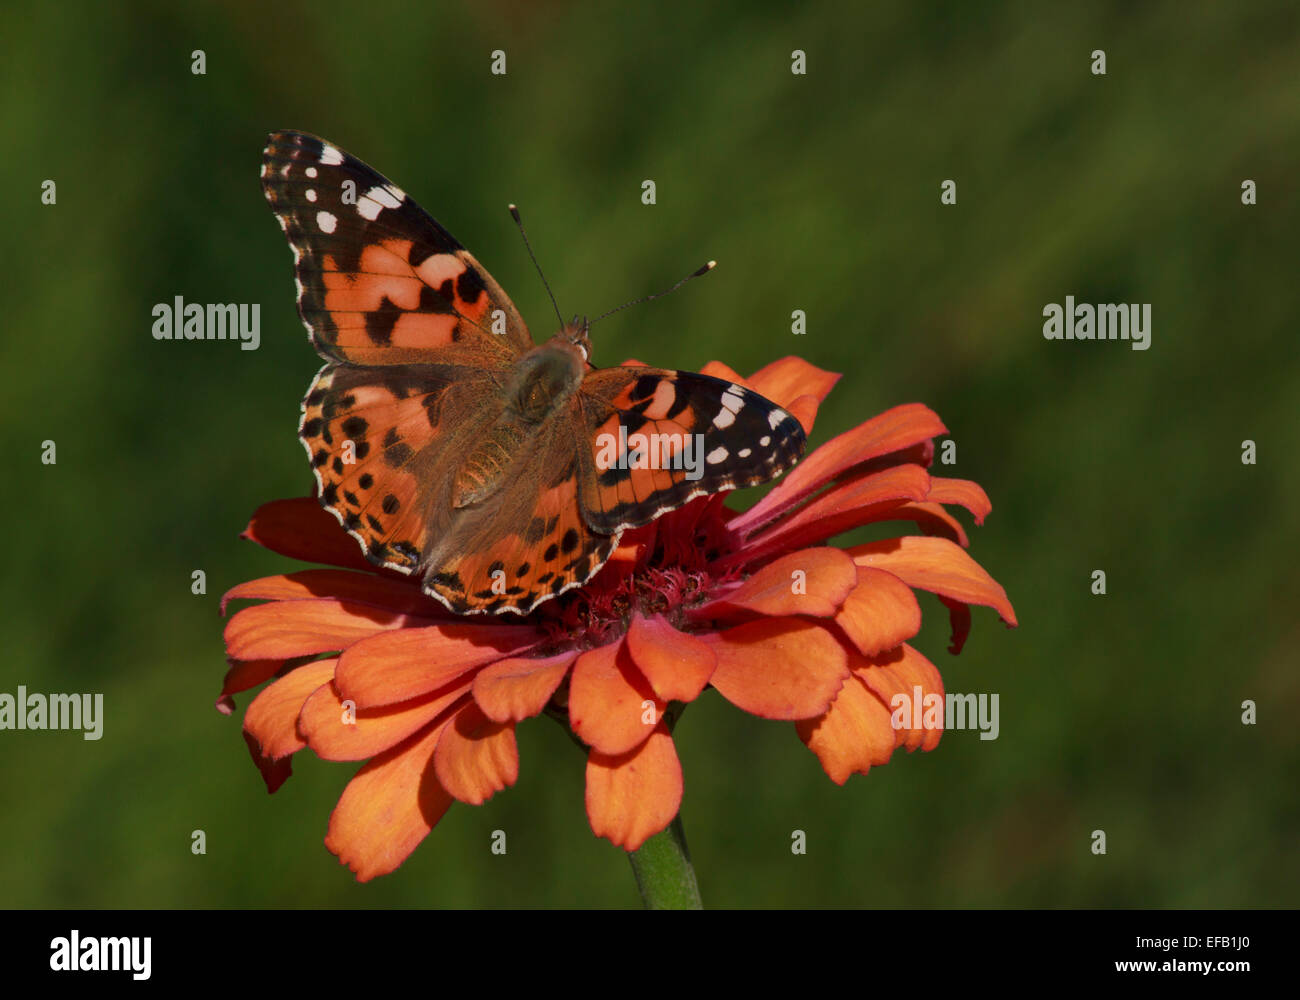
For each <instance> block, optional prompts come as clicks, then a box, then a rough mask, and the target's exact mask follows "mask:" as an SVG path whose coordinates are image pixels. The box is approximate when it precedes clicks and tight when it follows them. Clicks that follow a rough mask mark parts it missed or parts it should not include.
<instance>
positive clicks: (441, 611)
mask: <svg viewBox="0 0 1300 1000" xmlns="http://www.w3.org/2000/svg"><path fill="white" fill-rule="evenodd" d="M321 598H335V599H338V600H343V601H348V602H350V603H356V604H368V605H371V606H372V607H377V608H387V609H389V610H392V611H400V612H403V613H405V614H415V615H424V616H426V617H432V618H438V617H443V616H445V615H446V613H447V611H446V609H445V608H444V607H443V606H442V605H440V604H439V603H438V602H437V601H435V600H434V599H433V598H431V597H426V596H425V595H424V594H423V593H422V592H421V591H420V590H419V589H418V588H416V587H412V586H411V584H410V582H408V581H403V580H391V579H389V578H387V577H382V576H375V575H374V574H373V573H354V572H353V571H351V570H346V569H304V570H299V571H298V572H296V573H286V574H283V575H280V576H264V577H262V578H261V579H260V580H249V581H248V582H247V583H241V584H239V585H238V586H235V587H231V588H230V589H229V590H228V591H226V593H225V596H223V597H222V598H221V613H222V614H225V613H226V605H227V604H229V603H230V602H231V601H238V600H259V601H296V600H319V599H321Z"/></svg>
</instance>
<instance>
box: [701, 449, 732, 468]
mask: <svg viewBox="0 0 1300 1000" xmlns="http://www.w3.org/2000/svg"><path fill="white" fill-rule="evenodd" d="M726 457H727V449H726V448H724V447H723V446H722V445H718V446H717V447H716V448H714V449H713V450H712V451H711V452H709V453H708V454H707V455H705V456H704V460H705V461H706V462H708V463H709V464H710V465H717V464H718V463H719V462H721V461H722V460H723V459H725V458H726Z"/></svg>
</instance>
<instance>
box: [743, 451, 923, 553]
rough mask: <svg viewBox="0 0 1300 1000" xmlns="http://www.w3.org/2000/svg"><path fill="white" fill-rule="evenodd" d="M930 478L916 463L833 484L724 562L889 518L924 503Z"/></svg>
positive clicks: (813, 542) (814, 541)
mask: <svg viewBox="0 0 1300 1000" xmlns="http://www.w3.org/2000/svg"><path fill="white" fill-rule="evenodd" d="M929 492H930V475H929V473H927V472H926V471H925V470H924V469H923V468H921V467H920V466H919V465H913V464H911V463H907V464H905V465H895V466H892V467H890V468H887V469H883V470H881V471H879V472H873V473H870V474H868V475H866V476H861V477H857V478H854V479H850V480H846V481H843V482H840V483H836V484H835V485H834V486H832V487H831V488H830V489H828V490H826V491H825V492H823V493H820V494H818V495H817V496H815V497H813V498H812V499H811V500H809V501H808V502H807V503H805V504H804V505H803V506H801V507H799V508H798V509H796V510H794V511H793V512H792V513H790V514H789V515H788V516H786V517H785V518H783V519H782V520H780V521H778V522H776V523H769V524H768V525H766V526H763V527H760V528H758V529H756V530H755V532H754V534H753V535H751V537H750V541H749V543H748V544H747V545H746V546H745V547H744V548H743V549H741V550H740V551H739V552H738V553H736V555H734V556H732V557H730V558H729V559H725V560H724V564H726V563H744V562H752V561H753V560H754V559H756V558H759V557H761V556H763V555H766V554H767V553H768V552H771V551H774V550H776V551H779V550H782V549H792V548H802V547H803V546H807V545H817V544H818V543H820V542H824V541H826V540H827V539H828V538H833V537H834V536H835V535H839V534H843V533H844V532H846V531H851V530H852V529H854V528H859V527H861V526H862V525H864V524H871V523H872V522H874V521H881V520H888V519H889V518H890V517H891V516H893V508H895V507H898V506H899V505H901V504H903V503H906V502H908V501H917V500H924V499H925V498H926V495H927V494H928V493H929Z"/></svg>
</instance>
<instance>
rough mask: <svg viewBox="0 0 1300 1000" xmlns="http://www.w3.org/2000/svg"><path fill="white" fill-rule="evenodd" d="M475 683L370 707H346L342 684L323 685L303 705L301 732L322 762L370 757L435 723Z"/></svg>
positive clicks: (466, 683)
mask: <svg viewBox="0 0 1300 1000" xmlns="http://www.w3.org/2000/svg"><path fill="white" fill-rule="evenodd" d="M470 684H471V681H469V680H468V679H465V680H462V681H461V682H460V683H452V684H450V685H448V686H447V687H445V688H443V689H441V690H440V691H437V692H435V693H434V694H431V695H425V696H424V697H422V698H414V699H412V700H411V701H404V702H400V703H398V704H396V705H385V706H383V707H381V708H369V709H358V708H356V707H355V705H353V706H352V707H351V708H350V709H345V706H344V700H345V699H343V698H342V697H341V696H340V695H339V692H338V687H337V686H336V685H334V684H324V685H322V686H321V687H320V688H318V689H317V690H316V691H315V693H313V694H312V696H311V697H310V698H308V699H307V702H306V704H304V705H303V706H302V712H301V713H300V714H299V716H298V732H299V733H300V734H301V735H302V737H303V738H304V739H305V740H306V741H307V745H308V746H309V747H311V748H312V751H313V752H314V753H315V754H316V756H318V757H320V758H321V759H322V760H365V759H366V758H367V757H373V756H375V754H378V753H383V752H384V751H385V750H387V749H389V748H390V747H394V746H396V745H397V744H398V743H401V742H402V740H404V739H406V738H407V737H408V736H410V735H411V734H412V733H415V732H418V731H419V730H421V729H423V728H424V727H425V726H427V725H428V724H429V723H430V722H433V721H434V720H435V719H436V718H437V717H438V716H439V715H441V714H442V713H443V712H445V711H446V710H447V709H449V708H450V707H451V706H452V705H454V704H455V703H456V702H457V700H459V699H460V698H462V697H463V696H464V695H465V694H466V693H467V692H468V691H469V689H470Z"/></svg>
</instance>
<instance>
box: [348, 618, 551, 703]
mask: <svg viewBox="0 0 1300 1000" xmlns="http://www.w3.org/2000/svg"><path fill="white" fill-rule="evenodd" d="M541 638H542V634H541V633H540V632H539V631H537V629H534V628H529V627H527V626H524V625H471V624H460V625H434V626H432V627H429V628H404V629H402V630H401V631H398V632H390V633H387V634H384V635H378V636H374V637H373V638H371V639H368V640H365V641H363V642H358V643H356V644H355V645H353V646H350V647H349V648H348V649H346V650H344V652H343V655H342V656H341V657H340V658H339V669H338V673H337V675H336V677H335V683H336V684H337V685H338V690H339V694H340V695H342V696H343V697H344V698H350V699H352V700H353V701H355V702H356V703H357V707H358V708H373V707H375V706H377V705H392V704H395V703H397V702H399V701H408V700H409V699H411V698H418V697H420V696H421V695H425V694H429V693H430V692H431V691H436V690H438V688H440V687H442V686H443V685H444V684H449V683H450V682H451V681H453V680H455V679H456V678H457V677H459V676H460V675H461V674H464V673H467V672H469V671H470V670H473V669H475V668H476V667H482V666H484V665H486V664H488V663H493V662H495V661H496V660H499V659H501V658H502V657H503V656H508V655H510V654H511V653H518V652H521V651H523V650H526V649H529V648H531V647H532V646H534V645H536V644H537V643H538V642H539V641H540V640H541Z"/></svg>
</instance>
